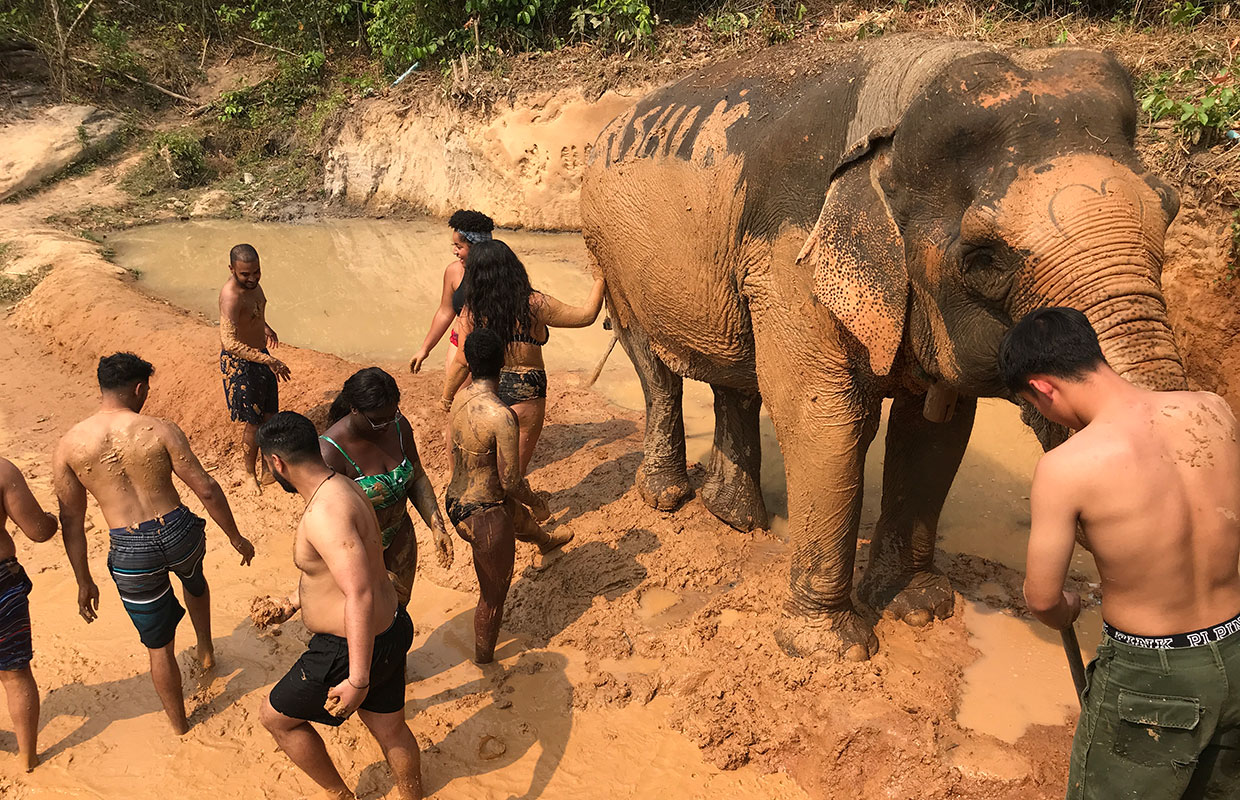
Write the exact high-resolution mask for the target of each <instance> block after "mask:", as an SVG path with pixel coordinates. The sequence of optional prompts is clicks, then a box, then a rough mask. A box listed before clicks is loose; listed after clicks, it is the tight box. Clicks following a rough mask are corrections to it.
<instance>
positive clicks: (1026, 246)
mask: <svg viewBox="0 0 1240 800" xmlns="http://www.w3.org/2000/svg"><path fill="white" fill-rule="evenodd" d="M790 67H791V69H790ZM1135 126H1136V108H1135V105H1134V102H1133V97H1132V87H1131V84H1130V80H1129V77H1128V75H1127V73H1126V72H1125V71H1124V70H1123V68H1122V67H1121V66H1120V65H1119V64H1118V63H1117V62H1116V61H1115V60H1114V59H1113V58H1111V57H1109V56H1107V55H1104V54H1101V53H1097V52H1092V51H1087V50H1075V49H1065V48H1056V49H1054V50H1037V51H999V50H996V49H994V48H992V47H989V46H986V45H982V44H978V43H972V42H956V41H945V40H935V39H926V38H922V37H917V36H894V37H884V38H883V39H879V40H875V41H871V42H864V43H856V44H852V45H840V46H834V47H823V46H822V45H821V44H812V45H810V44H798V43H794V44H790V45H788V46H786V47H785V48H783V49H780V48H776V49H773V50H771V51H769V52H766V53H764V54H761V55H759V56H757V57H755V58H753V59H750V60H747V61H744V62H732V63H727V64H720V65H716V66H713V67H710V68H707V69H705V70H703V71H701V72H697V73H694V74H693V75H690V76H689V77H687V78H685V79H683V80H681V81H680V82H678V83H675V84H672V85H670V86H667V87H664V88H662V89H659V90H657V91H655V92H653V93H652V94H650V95H648V96H647V97H645V98H644V99H643V100H641V101H640V102H638V103H637V104H636V105H635V106H634V107H633V108H632V109H631V110H630V111H629V112H627V113H626V114H625V115H623V116H621V117H619V118H617V119H616V120H614V121H613V122H612V123H611V124H610V125H609V126H608V127H607V128H606V129H604V131H603V132H602V134H601V135H600V137H599V139H598V140H597V142H596V143H595V145H594V147H593V149H592V150H591V156H590V162H589V164H588V166H587V169H586V173H585V182H584V186H583V188H582V215H583V224H584V234H585V238H586V243H587V245H588V246H589V249H590V252H591V254H592V257H593V258H594V260H595V261H596V262H597V264H598V265H599V267H600V268H601V269H602V270H603V273H604V275H605V277H606V279H607V293H608V298H607V299H608V305H609V308H610V309H611V314H612V318H613V321H614V323H615V324H616V325H617V330H618V332H619V335H620V340H621V342H622V344H623V345H624V347H625V350H626V351H627V352H628V353H629V355H630V357H631V359H632V360H633V363H634V366H635V367H636V369H637V372H638V375H639V377H640V379H641V382H642V387H643V390H644V392H645V399H646V434H645V447H644V455H643V461H642V465H641V467H640V468H639V470H638V473H637V482H638V485H639V488H640V489H641V493H642V496H643V497H645V498H646V500H647V502H649V503H651V504H652V505H654V506H656V507H658V508H661V509H670V508H674V507H675V506H676V504H678V503H679V502H680V501H681V500H683V498H684V497H686V496H688V494H689V493H690V491H691V490H690V487H689V482H688V477H687V472H686V465H685V449H684V422H683V418H682V411H681V391H682V380H683V379H684V378H692V379H695V380H700V381H705V382H707V383H710V384H711V386H712V387H713V389H714V391H715V417H716V421H715V445H714V446H715V449H714V453H713V455H712V457H711V460H710V466H709V467H708V470H707V479H706V481H705V483H704V485H703V487H702V489H701V492H702V496H703V500H704V501H705V503H706V505H707V507H708V508H710V509H711V511H712V512H714V513H715V514H716V515H717V516H719V517H721V518H722V519H724V520H725V521H727V522H729V523H731V524H732V525H733V526H735V527H737V528H741V529H747V528H750V527H754V526H762V525H765V524H766V510H765V508H763V507H762V495H761V492H760V491H759V488H758V487H759V482H758V479H759V465H760V462H761V457H760V450H759V440H758V410H759V402H762V403H765V404H766V406H767V409H768V411H769V412H770V416H771V419H772V422H773V423H774V426H775V431H776V434H777V436H778V439H779V442H780V447H781V449H782V451H783V454H784V463H785V473H786V478H787V483H788V511H789V527H790V532H791V535H792V538H793V544H794V548H793V556H792V563H791V569H790V583H791V587H790V594H789V598H788V602H787V609H788V615H789V619H788V626H787V630H785V631H784V632H782V633H781V634H780V639H781V641H783V642H784V643H785V644H786V649H788V650H790V651H796V652H799V653H808V652H825V653H827V654H831V653H837V654H843V655H847V656H849V657H851V658H864V657H866V656H868V655H870V654H871V653H873V652H874V650H875V647H876V646H877V641H876V640H875V639H874V635H873V632H872V625H871V621H870V620H871V619H872V614H870V613H869V612H864V609H862V610H861V612H859V609H858V606H857V605H856V604H855V603H854V601H853V586H852V574H853V561H854V557H855V545H856V537H857V528H858V524H859V517H860V509H861V487H862V469H863V466H864V463H865V451H866V449H867V448H868V446H869V444H870V441H871V440H872V439H873V436H874V432H875V431H876V430H877V423H878V418H879V413H880V405H881V402H882V399H883V398H884V397H894V398H895V399H894V402H893V410H892V416H891V421H890V423H889V427H888V434H887V458H886V462H885V466H884V477H883V497H882V504H881V505H882V512H881V517H880V520H879V523H878V526H877V529H876V534H875V540H874V545H873V548H872V556H871V559H870V563H869V565H868V566H867V572H866V575H865V577H864V579H863V581H862V583H861V587H860V588H861V596H862V598H863V599H864V600H865V601H866V602H868V603H870V604H871V605H872V606H873V607H874V608H876V609H879V610H883V611H885V612H887V613H892V614H895V615H896V616H899V617H901V618H903V619H905V620H906V621H908V622H910V623H912V624H925V623H927V622H929V621H930V620H931V619H932V618H934V617H936V616H937V617H943V616H946V615H948V614H950V613H951V608H952V602H951V601H952V589H951V586H950V584H949V583H948V581H947V579H946V578H945V577H944V576H942V575H941V574H939V573H938V572H937V571H936V570H935V569H934V563H933V557H934V542H935V539H936V535H937V527H938V520H939V514H940V511H941V510H942V507H943V503H944V501H945V500H946V497H947V492H948V490H949V489H950V487H951V482H952V479H953V478H954V476H955V473H956V470H957V467H958V466H959V464H960V460H961V458H962V457H963V454H964V451H965V448H966V446H967V444H968V439H969V434H970V432H971V429H972V422H973V410H974V407H975V403H976V398H977V397H984V396H1005V390H1004V389H1003V387H1002V386H1001V385H1000V383H999V381H998V379H997V374H996V373H997V368H996V364H995V355H996V353H997V351H998V345H999V341H1000V339H1001V338H1002V336H1003V334H1004V333H1005V332H1006V331H1007V329H1008V328H1009V327H1010V326H1011V324H1012V323H1013V321H1014V320H1016V319H1019V318H1020V317H1021V316H1023V315H1024V314H1025V313H1027V312H1028V311H1030V310H1032V309H1034V308H1037V307H1041V306H1047V305H1067V306H1073V307H1075V308H1079V309H1081V310H1083V311H1084V312H1085V313H1086V314H1087V315H1088V316H1089V318H1090V320H1091V321H1092V322H1093V323H1094V325H1095V327H1096V328H1097V330H1098V332H1099V335H1100V338H1101V339H1102V342H1103V349H1104V352H1105V353H1106V354H1107V357H1108V359H1109V360H1110V362H1111V364H1112V365H1113V366H1114V367H1115V368H1116V369H1117V370H1118V371H1119V372H1120V373H1121V374H1125V375H1126V376H1127V377H1129V379H1131V380H1134V381H1138V382H1141V383H1142V384H1144V385H1147V386H1152V387H1157V388H1177V387H1181V386H1183V383H1184V377H1183V368H1182V365H1181V362H1180V357H1179V354H1178V353H1177V352H1176V349H1175V343H1174V339H1173V338H1172V334H1171V331H1170V329H1169V327H1168V324H1167V319H1166V308H1165V305H1164V301H1163V295H1162V291H1161V286H1160V284H1159V280H1160V271H1161V264H1162V257H1163V249H1162V248H1163V237H1164V234H1165V232H1166V228H1167V225H1168V223H1169V222H1170V220H1171V219H1172V218H1173V217H1174V216H1175V213H1176V211H1177V209H1178V200H1177V196H1176V193H1175V191H1174V190H1172V189H1171V188H1170V187H1168V186H1167V185H1165V184H1164V183H1162V182H1161V181H1160V180H1159V179H1158V178H1156V177H1155V176H1153V175H1151V174H1150V173H1148V172H1147V171H1146V170H1145V169H1144V168H1143V167H1142V166H1141V164H1140V163H1139V161H1138V159H1137V156H1136V153H1135V151H1134V150H1133V136H1134V133H1135ZM927 392H930V396H931V402H929V403H927V400H926V396H927ZM952 396H959V398H960V399H959V402H958V403H957V405H956V408H955V412H954V414H948V413H944V408H943V404H941V403H939V402H937V401H936V400H935V398H938V399H941V398H943V397H952ZM759 397H760V398H761V401H759V399H758V398H759ZM923 411H924V412H925V413H923ZM928 417H929V418H928ZM931 419H934V420H939V421H931ZM1040 434H1046V435H1045V436H1040V438H1042V441H1043V443H1044V444H1051V443H1053V441H1054V439H1055V438H1056V436H1057V434H1055V433H1054V432H1053V431H1049V430H1044V431H1041V432H1040Z"/></svg>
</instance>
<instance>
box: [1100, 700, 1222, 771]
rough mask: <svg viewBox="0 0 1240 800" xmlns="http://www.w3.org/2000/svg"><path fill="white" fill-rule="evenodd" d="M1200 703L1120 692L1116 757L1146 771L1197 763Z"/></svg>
mask: <svg viewBox="0 0 1240 800" xmlns="http://www.w3.org/2000/svg"><path fill="white" fill-rule="evenodd" d="M1200 722H1201V703H1200V701H1198V700H1197V699H1195V698H1192V697H1168V696H1166V695H1156V694H1142V693H1141V692H1130V691H1127V690H1124V689H1121V690H1120V692H1119V729H1118V730H1117V731H1116V732H1115V754H1116V755H1118V756H1120V757H1122V758H1126V759H1128V760H1129V761H1132V762H1133V763H1136V764H1142V765H1144V766H1147V767H1164V766H1168V765H1171V764H1190V763H1193V762H1195V761H1196V760H1197V756H1198V751H1199V749H1200V748H1199V747H1198V745H1197V726H1198V724H1199V723H1200Z"/></svg>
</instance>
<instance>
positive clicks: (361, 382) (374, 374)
mask: <svg viewBox="0 0 1240 800" xmlns="http://www.w3.org/2000/svg"><path fill="white" fill-rule="evenodd" d="M399 402H400V389H399V388H398V387H397V386H396V379H395V378H393V377H392V376H391V375H389V374H387V373H386V372H384V371H383V370H381V369H379V368H378V367H367V368H366V369H361V370H358V371H357V372H355V373H353V374H352V375H350V376H349V379H348V380H347V381H345V382H344V388H343V389H342V390H341V392H340V394H338V395H336V399H335V400H333V401H332V406H331V409H330V410H329V411H328V412H327V424H328V425H335V424H336V423H337V422H339V421H340V420H342V419H344V418H345V417H347V416H349V412H350V411H352V410H353V409H355V408H356V409H357V410H358V411H374V410H375V409H379V408H383V407H384V406H387V405H391V404H392V403H399Z"/></svg>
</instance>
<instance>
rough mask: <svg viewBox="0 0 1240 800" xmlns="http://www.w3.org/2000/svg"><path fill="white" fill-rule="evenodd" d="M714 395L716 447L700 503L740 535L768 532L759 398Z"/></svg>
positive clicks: (724, 392) (733, 392) (724, 390)
mask: <svg viewBox="0 0 1240 800" xmlns="http://www.w3.org/2000/svg"><path fill="white" fill-rule="evenodd" d="M711 388H712V389H713V390H714V392H715V446H714V449H713V450H712V451H711V455H710V469H709V471H708V472H707V475H706V482H705V483H704V484H703V485H702V502H703V503H705V504H706V508H707V509H709V510H710V512H711V513H712V514H714V515H715V516H716V517H718V518H719V519H721V520H723V521H724V522H726V523H728V524H729V525H731V526H732V527H733V528H736V529H737V530H742V531H748V530H753V529H754V528H765V527H767V515H766V503H765V502H764V501H763V499H762V485H761V475H762V436H761V430H760V427H759V422H758V412H759V411H760V410H761V408H762V398H761V397H760V396H759V395H758V393H757V392H746V391H742V390H740V389H731V388H728V387H726V386H713V385H712V386H711Z"/></svg>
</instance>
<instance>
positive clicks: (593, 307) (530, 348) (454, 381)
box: [440, 240, 604, 522]
mask: <svg viewBox="0 0 1240 800" xmlns="http://www.w3.org/2000/svg"><path fill="white" fill-rule="evenodd" d="M461 285H462V286H463V287H464V288H465V306H464V309H463V310H462V311H461V316H460V318H459V319H458V321H457V326H456V329H457V332H458V333H459V334H460V335H461V336H468V335H469V333H470V332H471V331H473V330H475V329H479V328H488V329H490V330H492V331H495V332H496V333H498V334H499V336H500V339H501V341H502V342H503V343H504V365H503V368H502V369H501V370H500V373H499V381H498V383H497V384H496V389H495V391H496V393H497V395H498V397H499V399H500V401H501V402H502V403H503V404H504V405H506V406H508V407H509V408H511V409H512V410H513V412H514V413H515V414H516V415H517V423H518V425H519V426H520V436H519V441H518V447H517V450H518V455H519V458H520V461H521V463H520V467H521V468H520V474H521V475H522V476H525V474H526V472H527V471H528V470H529V467H530V459H532V458H533V457H534V448H535V446H536V445H537V444H538V437H539V436H540V435H541V434H542V428H543V421H544V419H545V417H546V413H547V370H546V367H545V366H544V364H543V355H542V349H543V346H544V345H545V344H547V342H548V340H549V339H550V338H551V328H584V327H587V326H589V325H592V324H594V321H595V320H596V319H598V315H599V312H600V311H602V308H603V289H604V284H603V279H602V278H601V277H599V278H596V279H595V281H594V286H593V287H591V289H590V296H589V298H587V300H586V302H585V304H584V305H581V306H570V305H567V304H565V303H561V302H560V301H559V300H557V299H555V298H554V297H552V296H551V295H549V294H544V293H543V292H536V291H534V289H533V288H532V287H531V286H530V278H529V275H528V274H526V271H525V265H524V264H522V263H521V260H520V259H519V258H517V256H516V254H515V253H513V252H512V250H511V249H510V248H509V247H508V245H506V244H504V243H503V242H501V241H498V240H492V241H489V242H479V243H478V244H475V245H473V246H472V247H470V248H469V255H468V256H467V257H466V259H465V280H464V283H462V284H461ZM469 377H470V372H469V366H468V364H467V363H466V360H465V358H464V355H463V354H462V353H460V352H458V353H457V356H456V358H455V359H454V360H453V361H452V362H451V363H450V364H449V365H448V372H447V375H446V376H445V377H444V391H443V398H442V401H441V405H440V407H441V408H442V410H443V411H448V409H449V408H451V406H452V399H453V398H454V397H455V396H456V393H457V391H458V390H459V389H460V388H461V386H462V385H464V383H465V381H466V380H468V379H469ZM509 495H510V496H511V497H513V498H515V499H516V500H518V501H519V502H521V503H524V504H525V505H526V506H528V507H529V509H530V511H531V512H532V513H533V515H534V519H536V520H537V521H539V522H542V521H543V520H545V519H547V518H548V517H549V516H550V515H551V511H550V509H549V508H548V507H547V497H546V493H545V492H535V491H534V490H533V489H531V488H530V484H529V481H527V480H526V479H525V477H522V478H521V482H520V484H518V485H517V486H516V487H515V488H513V489H512V490H511V491H510V492H509Z"/></svg>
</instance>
